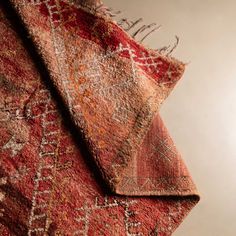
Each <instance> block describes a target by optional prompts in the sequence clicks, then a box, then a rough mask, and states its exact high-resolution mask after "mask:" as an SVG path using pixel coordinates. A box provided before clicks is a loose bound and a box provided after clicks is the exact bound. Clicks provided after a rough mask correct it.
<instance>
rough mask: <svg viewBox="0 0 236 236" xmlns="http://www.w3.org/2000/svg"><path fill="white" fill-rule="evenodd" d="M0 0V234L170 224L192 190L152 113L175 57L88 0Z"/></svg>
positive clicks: (170, 80)
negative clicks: (137, 36) (146, 44)
mask: <svg viewBox="0 0 236 236" xmlns="http://www.w3.org/2000/svg"><path fill="white" fill-rule="evenodd" d="M1 4H2V6H1V11H0V34H1V36H2V37H1V38H0V45H1V46H0V47H1V50H0V93H1V94H0V120H1V123H0V136H1V139H0V156H1V159H0V235H3V236H5V235H88V236H90V235H91V236H93V235H94V236H100V235H101V236H102V235H106V236H108V235H111V236H113V235H117V236H118V235H121V236H122V235H128V236H138V235H154V236H156V235H158V236H168V235H171V234H172V233H173V231H174V230H175V229H176V228H177V227H178V225H179V224H180V223H181V221H182V220H183V219H184V217H185V216H186V215H187V214H188V212H189V211H190V210H191V209H192V208H193V207H194V205H195V204H196V203H197V202H198V200H199V197H198V193H197V190H196V187H195V185H194V183H193V181H192V179H191V177H190V175H189V173H188V170H187V169H186V166H185V164H184V163H183V161H182V159H181V156H180V154H179V152H178V151H177V149H176V147H175V145H174V143H173V141H172V139H171V137H170V136H169V134H168V131H167V129H166V128H165V126H164V124H163V121H162V119H161V118H160V115H159V113H158V111H159V109H160V106H161V104H162V103H163V101H164V100H165V99H166V98H167V96H168V95H169V94H170V92H171V90H172V89H173V88H174V86H175V84H176V83H177V81H178V80H179V79H180V78H181V76H182V74H183V72H184V67H185V65H184V64H183V63H182V62H180V61H178V60H176V59H174V58H172V57H169V56H164V55H163V54H162V53H160V52H158V51H157V50H150V49H146V48H145V47H143V46H142V45H141V44H139V43H137V42H136V41H135V40H133V39H132V38H131V37H130V36H129V35H128V34H127V33H126V32H125V31H124V30H122V29H121V28H120V27H119V26H118V25H117V24H116V23H115V22H113V21H112V20H111V19H110V18H109V16H107V15H106V13H105V12H104V10H103V9H102V7H100V3H99V4H95V3H94V2H93V1H69V0H64V1H63V0H24V1H23V0H12V1H5V3H1Z"/></svg>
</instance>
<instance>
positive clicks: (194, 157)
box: [104, 0, 236, 236]
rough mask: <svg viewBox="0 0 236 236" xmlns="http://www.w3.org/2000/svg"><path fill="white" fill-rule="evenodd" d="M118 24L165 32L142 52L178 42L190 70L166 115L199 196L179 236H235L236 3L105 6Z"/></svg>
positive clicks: (177, 0)
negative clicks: (133, 22) (130, 23)
mask: <svg viewBox="0 0 236 236" xmlns="http://www.w3.org/2000/svg"><path fill="white" fill-rule="evenodd" d="M104 3H105V4H106V5H108V6H110V7H112V8H113V9H117V10H121V11H122V14H120V16H121V17H122V16H123V17H127V18H128V19H130V20H135V19H138V18H140V17H142V18H143V19H144V24H149V23H152V22H156V23H157V24H160V25H162V27H161V28H160V29H159V30H158V31H156V32H155V33H153V34H152V35H150V37H148V38H147V39H146V40H145V41H144V44H145V45H147V46H148V47H151V48H161V47H162V46H165V45H169V44H171V45H173V44H174V43H175V35H177V36H178V37H179V38H180V42H179V45H178V47H177V49H176V50H175V51H174V53H173V56H174V57H177V58H178V59H181V60H182V61H184V62H187V63H188V66H187V68H186V72H185V74H184V77H183V79H182V80H181V81H180V82H179V83H178V85H177V86H176V88H175V90H174V91H173V92H172V94H171V95H170V96H169V98H168V99H167V100H166V102H165V103H164V104H163V106H162V108H161V115H162V117H163V119H164V121H165V124H166V126H167V127H168V129H169V131H170V134H171V135H172V137H173V139H174V141H175V143H176V145H177V147H178V149H179V150H180V152H181V153H182V155H183V159H184V160H185V162H186V164H187V166H188V168H189V170H190V172H191V174H192V177H193V179H194V181H195V183H196V185H197V186H198V189H199V192H200V193H201V198H202V199H201V201H200V203H199V204H198V205H197V206H196V207H195V208H194V209H193V210H192V212H191V213H190V214H189V215H188V217H187V218H186V219H185V221H184V222H183V223H182V224H181V226H180V227H179V228H178V229H177V231H176V232H175V233H174V234H173V235H174V236H235V235H236V223H235V219H236V171H235V169H236V102H235V101H236V11H235V9H236V1H234V0H205V1H196V0H195V1H194V0H145V1H143V0H128V1H127V0H119V1H114V0H104Z"/></svg>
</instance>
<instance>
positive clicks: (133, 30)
mask: <svg viewBox="0 0 236 236" xmlns="http://www.w3.org/2000/svg"><path fill="white" fill-rule="evenodd" d="M80 6H81V7H83V8H87V9H88V10H89V11H90V12H93V13H95V14H99V15H102V16H104V17H108V18H110V19H112V20H114V21H115V22H116V24H117V25H118V26H119V27H121V28H122V29H123V30H124V31H126V32H127V33H128V34H129V35H130V36H131V37H132V38H133V39H134V40H136V41H137V42H139V43H143V42H144V41H145V40H146V39H148V38H149V37H150V36H152V35H153V33H154V32H156V31H158V30H159V29H160V28H161V27H162V26H161V25H157V24H156V23H151V24H147V25H146V24H142V22H143V18H138V19H137V20H134V21H133V20H129V19H127V18H125V17H121V16H120V15H121V14H122V12H121V11H116V10H114V9H113V8H110V7H107V6H105V5H104V4H103V3H99V4H98V5H96V4H95V5H93V6H88V5H86V4H80ZM140 37H141V39H139V38H140ZM179 41H180V39H179V37H178V36H175V43H174V45H168V46H163V47H161V48H159V49H155V51H157V52H158V53H160V54H162V55H165V56H168V57H169V56H171V55H172V53H173V52H174V51H175V50H176V48H177V47H178V45H179Z"/></svg>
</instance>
